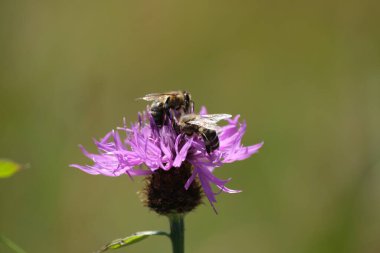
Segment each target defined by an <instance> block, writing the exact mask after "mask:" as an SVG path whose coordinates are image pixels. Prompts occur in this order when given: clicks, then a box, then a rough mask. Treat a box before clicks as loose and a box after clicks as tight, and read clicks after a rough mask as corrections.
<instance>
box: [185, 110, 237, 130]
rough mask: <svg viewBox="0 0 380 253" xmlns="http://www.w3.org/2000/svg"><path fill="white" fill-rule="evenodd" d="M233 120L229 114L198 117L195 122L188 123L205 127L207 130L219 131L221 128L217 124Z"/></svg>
mask: <svg viewBox="0 0 380 253" xmlns="http://www.w3.org/2000/svg"><path fill="white" fill-rule="evenodd" d="M228 118H231V115H229V114H206V115H197V117H196V118H195V119H193V120H190V121H188V122H187V123H189V124H193V125H197V126H201V127H204V128H206V129H210V130H214V131H219V130H220V127H219V126H218V125H217V124H216V123H218V122H219V121H221V120H223V119H228Z"/></svg>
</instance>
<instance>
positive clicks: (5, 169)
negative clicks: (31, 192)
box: [0, 159, 21, 178]
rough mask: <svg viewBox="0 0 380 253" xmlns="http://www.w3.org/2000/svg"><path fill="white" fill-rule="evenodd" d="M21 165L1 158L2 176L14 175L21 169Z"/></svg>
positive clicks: (0, 173)
mask: <svg viewBox="0 0 380 253" xmlns="http://www.w3.org/2000/svg"><path fill="white" fill-rule="evenodd" d="M20 168H21V166H20V165H19V164H17V163H14V162H12V161H9V160H3V159H0V178H6V177H10V176H12V175H13V174H14V173H16V172H17V171H19V170H20Z"/></svg>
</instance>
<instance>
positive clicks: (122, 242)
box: [97, 231, 170, 253]
mask: <svg viewBox="0 0 380 253" xmlns="http://www.w3.org/2000/svg"><path fill="white" fill-rule="evenodd" d="M151 235H165V236H167V237H170V235H169V234H168V233H166V232H163V231H143V232H137V233H135V234H132V235H130V236H128V237H125V238H122V239H116V240H113V241H112V242H110V243H108V244H107V245H105V246H104V247H103V248H101V249H100V250H99V251H97V253H100V252H104V251H106V250H109V249H119V248H121V247H125V246H129V245H131V244H134V243H136V242H139V241H142V240H144V239H146V238H148V237H149V236H151Z"/></svg>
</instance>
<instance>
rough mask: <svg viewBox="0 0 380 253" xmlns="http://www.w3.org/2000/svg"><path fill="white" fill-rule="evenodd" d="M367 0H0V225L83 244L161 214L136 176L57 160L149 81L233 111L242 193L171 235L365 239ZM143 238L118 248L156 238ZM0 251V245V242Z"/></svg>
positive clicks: (199, 241) (302, 241)
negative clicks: (88, 170)
mask: <svg viewBox="0 0 380 253" xmlns="http://www.w3.org/2000/svg"><path fill="white" fill-rule="evenodd" d="M379 8H380V4H379V2H378V1H338V0H333V1H291V2H289V1H260V0H254V1H234V2H230V1H191V2H188V1H170V0H168V1H166V0H164V1H126V0H124V1H121V0H108V1H86V0H85V1H73V0H68V1H43V0H37V1H29V0H21V1H11V0H1V1H0V156H1V157H4V158H10V159H13V160H15V161H18V162H20V163H23V164H30V168H29V169H25V170H23V171H22V172H20V173H18V174H17V175H15V176H13V177H12V178H9V179H3V180H1V181H0V233H2V234H4V235H6V236H8V237H9V238H11V239H12V240H14V241H16V242H17V243H18V244H19V245H20V246H22V247H23V248H24V249H25V250H27V252H28V253H34V252H57V253H63V252H65V253H67V252H93V251H95V250H96V249H98V248H99V247H100V246H102V245H103V244H104V243H106V242H108V241H110V240H112V239H115V238H118V237H121V236H126V235H128V234H130V233H133V232H135V231H141V230H149V229H168V224H167V220H166V219H165V218H160V217H158V216H157V215H156V214H154V213H152V212H150V211H148V210H147V209H146V208H144V207H143V206H142V204H141V203H140V201H139V198H138V196H137V194H136V192H137V191H138V190H139V189H140V188H141V186H142V185H143V183H142V182H141V180H136V181H135V182H131V181H130V180H129V178H128V177H127V176H122V177H119V178H108V177H103V176H91V175H87V174H85V173H83V172H81V171H79V170H77V169H74V168H69V167H68V164H70V163H82V164H84V163H87V162H89V160H87V159H85V157H84V156H83V155H82V154H81V152H80V150H79V148H78V146H77V145H78V144H83V145H85V147H87V148H88V149H89V150H91V151H94V150H95V148H94V145H93V144H92V140H91V138H92V137H95V138H100V137H102V136H103V135H104V134H105V133H106V132H108V131H109V130H110V129H112V128H115V127H116V126H120V125H122V118H123V117H124V116H125V117H126V118H127V120H128V121H134V120H135V119H136V112H137V111H141V110H143V109H144V108H145V106H146V104H145V103H144V102H141V101H135V98H137V97H141V96H142V95H144V94H146V93H150V92H160V91H168V90H177V89H186V90H188V91H190V92H191V93H192V95H193V98H194V99H195V102H196V105H198V108H199V106H200V105H207V107H208V109H209V112H211V113H222V112H223V113H231V114H241V116H242V118H243V119H245V120H246V121H247V124H248V129H247V133H246V136H245V138H244V140H243V141H244V143H245V144H247V145H248V144H253V143H257V142H259V141H262V140H264V141H265V145H264V148H263V149H262V150H261V152H260V153H259V154H257V155H255V156H253V157H252V158H251V159H249V160H246V161H242V162H238V163H235V164H230V165H228V166H224V167H223V168H221V169H218V170H217V171H216V175H217V176H219V177H221V178H228V177H232V178H233V180H232V181H231V182H230V183H229V185H228V186H229V187H231V188H235V189H242V190H243V193H241V194H235V195H228V194H221V195H219V196H218V197H217V199H218V203H217V209H218V210H219V214H218V215H215V214H214V213H213V210H212V208H211V207H210V206H209V204H208V203H206V204H205V205H203V206H201V207H199V208H198V209H197V210H196V211H195V212H194V213H192V214H191V215H189V216H188V217H187V218H186V226H187V227H186V229H187V233H186V250H187V252H191V253H206V252H219V253H224V252H248V253H251V252H253V253H254V252H258V253H279V252H285V253H287V252H289V253H298V252H299V253H301V252H310V253H317V252H334V253H337V252H345V253H347V252H360V253H372V252H373V253H375V252H380V240H379V238H380V156H379V154H380V147H379V143H380V131H379V129H380V117H379V116H380V99H379V98H380V32H379V26H380V16H379V12H378V11H379ZM170 250H171V248H170V243H169V241H168V240H166V239H163V238H152V239H148V240H147V241H144V242H142V243H140V244H137V245H133V246H131V247H130V248H127V249H123V250H119V251H118V252H170ZM0 252H2V253H7V252H10V251H9V250H8V249H6V248H5V247H4V246H3V245H0Z"/></svg>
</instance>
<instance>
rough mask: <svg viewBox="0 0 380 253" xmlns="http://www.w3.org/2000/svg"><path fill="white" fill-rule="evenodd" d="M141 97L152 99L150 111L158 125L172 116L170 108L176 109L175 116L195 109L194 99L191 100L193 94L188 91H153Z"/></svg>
mask: <svg viewBox="0 0 380 253" xmlns="http://www.w3.org/2000/svg"><path fill="white" fill-rule="evenodd" d="M141 99H143V100H145V101H152V104H151V106H150V113H151V115H152V117H153V119H154V122H155V123H156V125H157V126H158V127H161V126H162V125H163V123H164V121H165V118H166V117H170V115H171V114H170V113H171V111H170V110H174V112H173V113H174V116H175V117H178V118H179V117H180V116H181V115H183V114H188V113H192V112H193V111H194V101H193V100H191V95H190V93H188V92H187V91H170V92H165V93H152V94H147V95H145V96H144V97H142V98H141Z"/></svg>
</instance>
